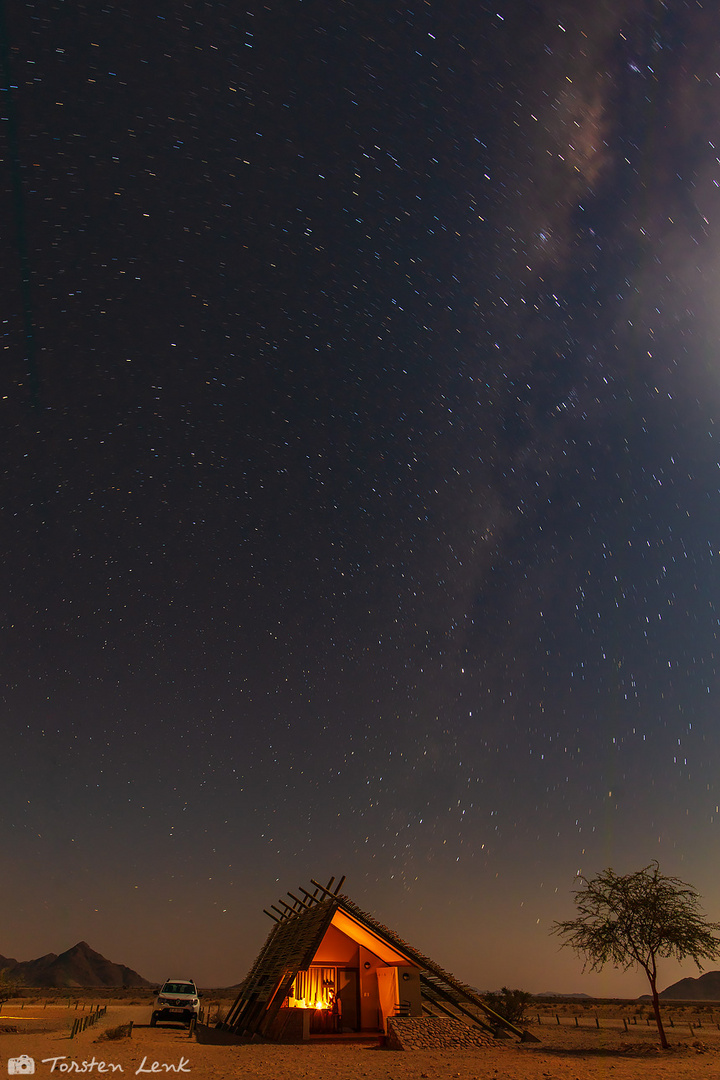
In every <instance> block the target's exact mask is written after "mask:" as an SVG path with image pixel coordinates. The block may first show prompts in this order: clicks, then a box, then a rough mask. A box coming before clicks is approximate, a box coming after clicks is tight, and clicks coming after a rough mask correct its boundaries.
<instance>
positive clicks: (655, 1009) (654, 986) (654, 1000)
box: [648, 972, 670, 1050]
mask: <svg viewBox="0 0 720 1080" xmlns="http://www.w3.org/2000/svg"><path fill="white" fill-rule="evenodd" d="M648 979H649V980H650V989H651V990H652V1003H653V1012H654V1013H655V1023H656V1024H657V1029H658V1034H659V1035H660V1045H661V1046H662V1048H663V1050H668V1049H669V1048H670V1044H669V1042H668V1041H667V1036H666V1034H665V1028H664V1027H663V1022H662V1017H661V1016H660V998H659V997H658V992H657V983H656V981H655V976H654V975H652V974H650V972H648Z"/></svg>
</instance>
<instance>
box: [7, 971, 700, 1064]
mask: <svg viewBox="0 0 720 1080" xmlns="http://www.w3.org/2000/svg"><path fill="white" fill-rule="evenodd" d="M73 994H75V996H73ZM151 1001H152V994H151V993H150V992H147V991H131V992H125V993H124V994H122V995H117V992H116V995H115V996H113V994H112V992H99V991H93V992H91V991H80V992H73V991H62V992H60V991H56V992H48V991H37V992H36V996H35V997H33V996H31V995H29V994H28V995H26V996H25V997H24V999H23V1000H22V1001H20V1000H18V1001H10V1002H6V1003H5V1004H4V1005H3V1007H2V1011H1V1012H0V1059H2V1060H1V1061H0V1069H2V1074H3V1075H8V1073H7V1072H6V1069H7V1063H8V1060H9V1059H10V1058H18V1057H20V1056H21V1055H28V1056H29V1057H31V1058H33V1059H34V1062H35V1075H36V1076H38V1077H47V1076H50V1075H51V1074H52V1073H54V1074H55V1075H56V1076H57V1077H60V1075H61V1074H69V1075H71V1074H74V1073H76V1072H77V1073H80V1072H83V1073H86V1074H89V1073H93V1074H98V1073H103V1074H114V1073H121V1074H122V1075H131V1076H136V1075H137V1076H143V1075H149V1074H150V1073H155V1074H156V1075H157V1074H161V1075H165V1076H172V1075H178V1073H184V1074H185V1075H188V1074H190V1075H192V1077H193V1080H235V1078H242V1080H308V1078H312V1080H358V1078H362V1080H365V1078H367V1080H396V1078H397V1080H421V1078H423V1077H429V1078H433V1080H435V1078H438V1080H450V1078H461V1080H586V1078H587V1080H595V1078H598V1080H599V1078H603V1080H608V1078H610V1077H612V1080H643V1078H645V1077H647V1080H696V1078H702V1077H706V1078H707V1080H717V1078H718V1077H720V1003H715V1004H714V1006H713V1005H711V1004H708V1003H691V1004H685V1005H680V1004H672V1005H670V1006H666V1007H665V1016H666V1019H667V1021H668V1023H667V1033H668V1037H669V1040H670V1042H671V1044H672V1047H671V1049H670V1050H669V1051H665V1052H663V1051H661V1050H660V1049H659V1044H658V1037H657V1031H656V1030H655V1028H654V1026H653V1025H652V1024H648V1023H647V1019H648V1016H649V1009H648V1006H647V1005H645V1004H643V1003H639V1002H551V1003H548V1002H542V1003H537V1004H536V1005H534V1006H533V1007H532V1008H531V1010H530V1012H529V1014H528V1022H527V1024H526V1025H525V1026H526V1027H527V1028H528V1030H529V1031H531V1032H532V1033H533V1034H534V1035H536V1036H537V1037H539V1038H540V1040H541V1041H540V1042H539V1043H523V1044H520V1043H517V1042H514V1041H513V1042H510V1041H500V1042H497V1043H496V1044H494V1045H493V1046H492V1047H490V1048H488V1049H487V1050H465V1051H455V1052H450V1051H445V1050H437V1051H407V1052H404V1051H401V1052H397V1051H392V1050H387V1049H384V1048H383V1047H381V1046H380V1045H379V1040H378V1039H377V1038H374V1039H366V1040H362V1041H361V1040H345V1041H340V1042H338V1041H311V1042H310V1043H306V1044H303V1045H298V1046H279V1045H275V1044H271V1043H258V1042H252V1043H251V1042H242V1041H238V1042H235V1043H230V1044H227V1043H225V1044H213V1043H212V1042H211V1043H204V1042H203V1043H200V1042H198V1041H197V1040H196V1039H195V1038H194V1037H192V1038H190V1037H189V1036H188V1031H187V1029H186V1028H183V1027H180V1026H175V1025H170V1024H168V1025H160V1026H158V1027H156V1028H151V1027H150V1026H149V1022H150V1003H151ZM230 1002H231V999H228V998H226V997H223V996H222V995H220V994H215V995H214V993H213V992H212V991H210V992H207V993H206V995H205V1005H206V1008H209V1010H210V1019H211V1021H212V1020H214V1017H215V1014H216V1013H217V1012H220V1014H221V1015H222V1014H223V1010H224V1009H226V1008H227V1006H228V1005H229V1004H230ZM97 1004H100V1005H106V1006H107V1012H106V1014H105V1015H104V1016H103V1017H101V1019H100V1020H99V1021H98V1022H97V1023H96V1024H95V1025H94V1026H92V1027H88V1028H87V1029H86V1030H85V1031H84V1032H82V1033H81V1034H79V1035H77V1036H76V1037H75V1038H74V1039H71V1038H70V1030H71V1027H72V1022H73V1020H74V1019H75V1018H76V1017H78V1016H82V1015H83V1013H86V1014H87V1013H89V1011H90V1007H91V1005H97ZM130 1020H132V1021H133V1028H132V1034H131V1035H130V1036H129V1037H128V1036H127V1035H124V1036H123V1037H120V1038H107V1037H105V1032H107V1031H113V1029H116V1028H118V1027H119V1026H121V1025H126V1024H128V1023H129V1021H130ZM670 1020H672V1025H671V1024H670ZM598 1024H599V1025H600V1026H599V1027H598ZM213 1031H214V1029H213V1028H212V1027H211V1028H210V1029H208V1036H209V1037H210V1038H212V1037H213Z"/></svg>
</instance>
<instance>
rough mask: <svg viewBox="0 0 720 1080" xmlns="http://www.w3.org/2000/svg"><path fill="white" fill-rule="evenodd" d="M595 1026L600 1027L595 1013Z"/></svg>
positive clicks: (598, 1018)
mask: <svg viewBox="0 0 720 1080" xmlns="http://www.w3.org/2000/svg"><path fill="white" fill-rule="evenodd" d="M595 1027H596V1028H599V1027H600V1017H599V1016H598V1014H597V1013H595Z"/></svg>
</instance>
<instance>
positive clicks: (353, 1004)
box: [337, 968, 360, 1031]
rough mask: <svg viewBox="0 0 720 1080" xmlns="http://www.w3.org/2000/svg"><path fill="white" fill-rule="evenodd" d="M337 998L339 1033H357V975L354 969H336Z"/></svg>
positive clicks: (358, 1025)
mask: <svg viewBox="0 0 720 1080" xmlns="http://www.w3.org/2000/svg"><path fill="white" fill-rule="evenodd" d="M337 997H338V1001H339V1003H340V1007H341V1016H340V1018H339V1027H340V1030H341V1031H357V1030H358V1028H359V1027H360V1024H359V1022H358V1015H359V1010H358V973H357V971H356V969H355V968H338V969H337Z"/></svg>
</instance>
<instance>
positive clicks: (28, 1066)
mask: <svg viewBox="0 0 720 1080" xmlns="http://www.w3.org/2000/svg"><path fill="white" fill-rule="evenodd" d="M34 1072H35V1062H34V1060H33V1058H31V1057H28V1055H27V1054H20V1056H19V1057H16V1058H8V1076H29V1075H30V1074H31V1073H34Z"/></svg>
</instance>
